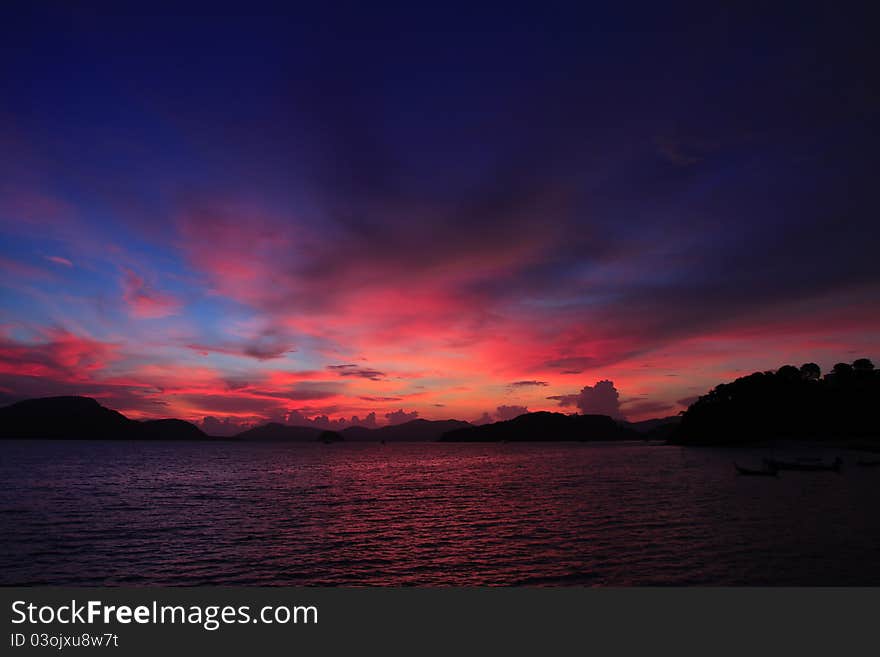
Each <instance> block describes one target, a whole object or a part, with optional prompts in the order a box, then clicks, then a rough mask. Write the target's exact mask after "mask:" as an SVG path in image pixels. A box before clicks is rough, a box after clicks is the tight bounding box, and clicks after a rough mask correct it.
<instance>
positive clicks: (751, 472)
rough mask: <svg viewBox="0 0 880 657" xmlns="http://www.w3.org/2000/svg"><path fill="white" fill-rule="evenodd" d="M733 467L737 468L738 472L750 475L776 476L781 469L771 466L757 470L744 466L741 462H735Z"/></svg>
mask: <svg viewBox="0 0 880 657" xmlns="http://www.w3.org/2000/svg"><path fill="white" fill-rule="evenodd" d="M733 467H735V468H736V471H737V473H739V474H741V475H746V476H749V477H776V476H778V475H779V471H778V470H777V469H776V468H772V467H769V466H767V467H765V468H763V469H761V470H756V469H754V468H744V467H743V466H741V465H740V464H739V463H736V462H734V464H733Z"/></svg>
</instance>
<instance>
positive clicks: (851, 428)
mask: <svg viewBox="0 0 880 657" xmlns="http://www.w3.org/2000/svg"><path fill="white" fill-rule="evenodd" d="M820 376H821V370H820V369H819V366H818V365H816V364H815V363H804V364H803V365H801V367H800V368H796V367H794V366H792V365H783V366H782V367H780V368H779V369H778V370H776V371H775V372H773V371H769V372H755V373H754V374H750V375H748V376H744V377H741V378H739V379H736V380H735V381H733V382H731V383H722V384H720V385H717V386H715V388H713V389H712V390H711V391H710V392H709V393H708V394H706V395H703V396H702V397H700V398H699V399H698V400H697V401H696V402H694V403H693V404H692V405H691V406H690V407H689V408H688V409H687V411H685V412H684V414H683V415H682V419H681V423H680V424H679V426H678V429H677V430H676V432H675V434H674V436H673V438H672V440H673V442H677V443H684V444H721V443H744V442H755V441H759V440H764V439H768V438H808V439H840V438H856V437H857V438H870V439H877V440H878V442H880V416H878V412H877V409H878V408H880V404H878V402H880V371H878V370H876V369H875V368H874V364H873V363H872V362H871V361H870V360H869V359H867V358H859V359H858V360H856V361H855V362H854V363H852V364H851V365H850V364H849V363H837V364H836V365H835V366H834V367H833V368H832V370H831V372H829V373H828V374H826V375H825V377H824V378H820Z"/></svg>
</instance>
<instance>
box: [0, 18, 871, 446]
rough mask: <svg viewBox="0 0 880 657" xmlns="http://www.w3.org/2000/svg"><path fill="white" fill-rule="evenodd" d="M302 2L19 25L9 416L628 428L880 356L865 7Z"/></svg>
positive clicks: (1, 188) (4, 160) (0, 101)
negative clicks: (619, 424) (733, 391)
mask: <svg viewBox="0 0 880 657" xmlns="http://www.w3.org/2000/svg"><path fill="white" fill-rule="evenodd" d="M314 4H320V5H321V6H320V7H301V6H298V7H296V10H295V11H290V13H283V11H281V10H279V9H278V6H275V7H272V6H270V5H266V6H263V5H261V3H260V2H252V3H246V4H245V5H241V4H239V5H238V13H235V12H234V11H233V10H232V9H230V10H229V11H226V7H225V6H224V5H223V4H222V3H214V4H212V5H211V8H212V9H211V11H210V12H206V11H204V8H202V11H198V10H197V8H196V7H195V6H193V7H192V11H189V9H190V7H188V6H187V5H186V3H176V4H175V5H173V6H170V7H171V9H172V11H169V12H168V13H162V12H161V11H160V9H159V7H160V5H157V4H156V3H149V4H143V5H140V6H139V5H138V3H125V6H124V7H122V5H119V4H118V3H108V4H107V5H104V6H102V5H100V4H95V3H90V6H89V7H87V8H86V7H75V6H74V3H53V2H39V3H37V2H10V3H4V4H3V8H2V9H0V54H2V57H0V402H2V403H8V402H12V401H15V400H17V399H21V398H27V397H36V396H46V395H57V394H81V395H89V396H92V397H95V398H97V399H98V400H100V401H101V402H102V403H104V404H105V405H107V406H109V407H112V408H115V409H118V410H120V411H122V412H124V413H126V414H127V415H129V416H130V417H136V418H148V417H180V418H184V419H189V420H193V421H197V422H201V423H203V426H205V427H206V428H210V429H211V430H214V431H216V432H218V433H223V432H227V433H228V432H231V431H233V430H234V429H236V428H239V427H242V426H247V425H250V424H254V423H257V422H263V421H266V420H274V421H283V422H289V423H293V424H304V423H309V422H311V423H315V424H320V425H328V426H329V425H330V424H331V423H332V424H333V425H334V426H343V425H346V424H351V423H358V424H364V425H367V426H372V425H382V424H386V423H396V422H402V421H406V420H408V419H412V418H416V417H419V418H427V419H445V418H458V419H464V420H468V421H479V422H486V421H492V420H497V419H506V418H508V417H514V416H515V415H517V414H519V413H521V412H524V411H525V410H526V409H528V410H530V411H536V410H555V411H562V412H599V413H608V414H612V415H615V416H617V417H621V418H627V419H630V420H640V419H645V418H650V417H658V416H665V415H672V414H675V413H678V412H679V411H681V410H683V409H684V408H686V407H687V405H688V404H689V403H690V402H691V401H693V400H694V399H695V397H696V396H698V395H700V394H703V393H705V392H706V391H708V390H709V389H710V388H711V387H712V386H714V385H715V384H717V383H719V382H721V381H725V380H729V379H732V378H735V377H736V376H740V375H743V374H748V373H750V372H753V371H756V370H767V369H772V368H776V367H778V366H780V365H782V364H785V363H792V364H795V365H799V364H801V363H803V362H807V361H814V362H817V363H819V364H820V365H821V366H822V368H823V370H827V369H829V368H830V367H831V366H832V365H833V364H834V363H836V362H838V361H852V360H854V359H855V358H857V357H861V356H865V357H869V358H873V359H874V360H875V362H876V361H877V360H880V304H878V303H877V300H878V298H880V294H878V293H880V258H878V242H880V228H878V218H877V216H878V212H877V211H878V201H877V194H878V191H877V185H876V183H877V170H878V166H877V153H878V146H880V143H878V142H880V129H878V127H880V126H878V111H880V96H878V81H877V72H876V64H875V62H876V61H878V59H880V57H878V55H880V53H878V46H877V41H876V38H874V35H873V34H872V32H871V25H872V22H871V21H870V20H868V16H867V15H861V14H860V13H859V11H858V10H854V9H848V10H847V11H846V12H843V11H842V10H840V9H839V8H837V7H836V6H835V5H832V4H828V3H823V4H822V5H818V6H813V5H811V4H809V3H796V4H792V5H788V6H786V5H785V3H771V4H773V7H759V6H751V3H736V4H735V5H734V6H732V7H728V8H726V9H725V8H718V7H705V6H703V4H718V3H694V4H687V5H685V4H681V5H678V4H667V3H641V4H639V3H603V4H604V6H601V5H591V4H590V3H569V4H557V3H553V2H542V3H535V4H534V5H532V6H531V7H530V8H526V7H523V8H520V7H519V6H518V5H516V6H514V5H507V6H503V7H502V6H500V5H497V6H492V5H491V3H465V4H462V5H460V6H456V5H455V3H450V2H443V3H407V5H403V4H400V5H393V6H392V5H385V6H380V5H379V4H374V3H314ZM765 4H766V3H765ZM747 5H749V6H747ZM290 7H292V5H290V6H289V8H290ZM123 9H124V11H123ZM185 9H186V10H187V11H185ZM242 9H246V10H247V11H248V13H247V14H242V13H241V11H242ZM205 418H207V419H205Z"/></svg>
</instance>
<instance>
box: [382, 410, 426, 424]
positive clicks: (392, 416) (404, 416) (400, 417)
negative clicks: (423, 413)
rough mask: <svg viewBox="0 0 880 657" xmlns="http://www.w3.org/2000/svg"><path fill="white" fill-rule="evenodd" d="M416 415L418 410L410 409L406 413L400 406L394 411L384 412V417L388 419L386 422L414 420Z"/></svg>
mask: <svg viewBox="0 0 880 657" xmlns="http://www.w3.org/2000/svg"><path fill="white" fill-rule="evenodd" d="M418 417H419V414H418V411H411V412H409V413H407V412H406V411H404V410H403V409H402V408H401V409H398V410H396V411H392V412H391V413H385V419H386V420H387V421H388V424H403V423H404V422H409V421H410V420H415V419H417V418H418Z"/></svg>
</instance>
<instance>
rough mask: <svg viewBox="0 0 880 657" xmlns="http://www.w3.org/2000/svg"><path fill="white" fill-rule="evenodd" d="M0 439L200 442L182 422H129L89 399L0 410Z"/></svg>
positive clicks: (31, 402) (36, 401) (39, 401)
mask: <svg viewBox="0 0 880 657" xmlns="http://www.w3.org/2000/svg"><path fill="white" fill-rule="evenodd" d="M0 438H3V439H17V438H33V439H39V438H63V439H102V440H103V439H110V440H202V439H205V438H207V436H205V434H204V433H203V432H202V431H201V429H199V428H198V427H196V426H195V425H193V424H190V423H189V422H184V421H183V420H150V421H147V422H138V421H137V420H130V419H129V418H127V417H125V416H124V415H123V414H122V413H119V412H117V411H113V410H110V409H109V408H105V407H103V406H101V405H100V404H99V403H98V402H97V401H95V400H94V399H91V398H89V397H45V398H42V399H28V400H25V401H20V402H17V403H15V404H12V405H11V406H6V407H4V408H0Z"/></svg>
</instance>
